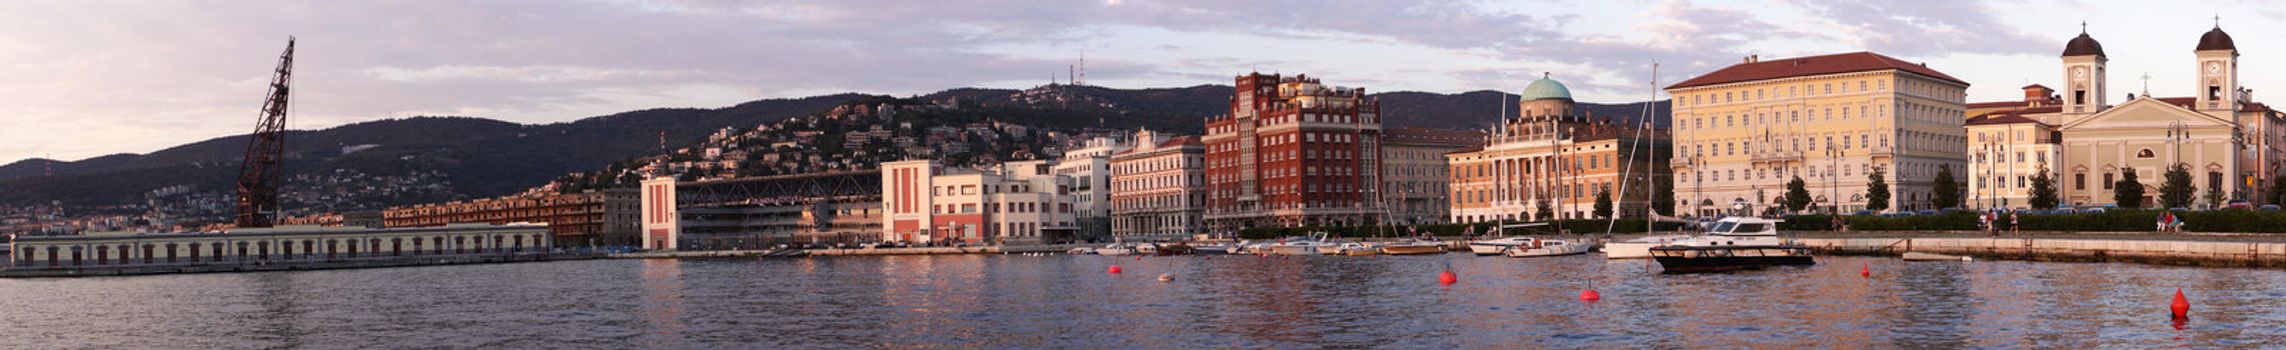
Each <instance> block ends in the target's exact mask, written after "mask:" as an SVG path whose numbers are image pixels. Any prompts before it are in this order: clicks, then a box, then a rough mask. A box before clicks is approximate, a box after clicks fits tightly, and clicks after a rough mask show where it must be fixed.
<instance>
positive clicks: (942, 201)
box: [881, 160, 1078, 245]
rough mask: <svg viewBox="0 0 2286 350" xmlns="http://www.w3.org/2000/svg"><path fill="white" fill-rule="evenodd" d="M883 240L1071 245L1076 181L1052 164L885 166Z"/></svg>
mask: <svg viewBox="0 0 2286 350" xmlns="http://www.w3.org/2000/svg"><path fill="white" fill-rule="evenodd" d="M881 181H882V194H881V200H882V212H883V213H884V215H882V216H881V218H882V221H883V223H882V225H881V226H882V227H883V228H884V230H883V231H882V240H885V241H902V242H916V243H929V242H957V243H967V244H996V245H997V244H1041V243H1060V242H1070V241H1073V240H1074V239H1075V235H1076V231H1077V228H1078V223H1077V219H1076V218H1075V213H1074V211H1075V208H1074V207H1075V206H1074V205H1073V195H1072V187H1073V186H1072V183H1073V181H1072V178H1070V177H1065V176H1061V175H1055V174H1051V173H1050V168H1049V166H1048V163H1047V162H1046V161H1037V160H1035V161H1019V162H1008V163H1005V164H1002V165H1000V166H999V167H995V168H991V169H954V168H946V167H942V166H939V165H937V164H936V162H935V161H927V160H909V161H898V162H888V163H881Z"/></svg>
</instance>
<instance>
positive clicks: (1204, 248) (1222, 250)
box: [1191, 244, 1239, 255]
mask: <svg viewBox="0 0 2286 350" xmlns="http://www.w3.org/2000/svg"><path fill="white" fill-rule="evenodd" d="M1238 253H1239V245H1237V244H1208V245H1201V246H1198V247H1193V248H1191V254H1198V255H1230V254H1238Z"/></svg>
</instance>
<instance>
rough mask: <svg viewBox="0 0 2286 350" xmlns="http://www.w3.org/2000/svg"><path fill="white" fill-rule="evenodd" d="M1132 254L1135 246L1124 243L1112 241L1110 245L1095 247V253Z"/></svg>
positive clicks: (1107, 254) (1111, 254)
mask: <svg viewBox="0 0 2286 350" xmlns="http://www.w3.org/2000/svg"><path fill="white" fill-rule="evenodd" d="M1134 254H1135V246H1131V245H1127V244H1126V243H1112V244H1111V245H1107V246H1103V248H1095V255H1102V256H1126V255H1134Z"/></svg>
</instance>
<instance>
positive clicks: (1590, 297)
mask: <svg viewBox="0 0 2286 350" xmlns="http://www.w3.org/2000/svg"><path fill="white" fill-rule="evenodd" d="M1597 300H1603V294H1602V293H1596V292H1595V289H1588V290H1586V291H1581V292H1580V301H1597Z"/></svg>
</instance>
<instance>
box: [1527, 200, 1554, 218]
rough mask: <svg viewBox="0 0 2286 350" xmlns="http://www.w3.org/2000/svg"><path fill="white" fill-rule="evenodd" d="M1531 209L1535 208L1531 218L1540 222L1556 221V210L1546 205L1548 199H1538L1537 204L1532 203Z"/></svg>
mask: <svg viewBox="0 0 2286 350" xmlns="http://www.w3.org/2000/svg"><path fill="white" fill-rule="evenodd" d="M1532 207H1534V208H1537V209H1533V210H1532V217H1533V218H1538V219H1540V221H1552V220H1555V219H1556V208H1555V207H1554V206H1550V205H1548V197H1540V200H1539V201H1538V202H1533V203H1532Z"/></svg>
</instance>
